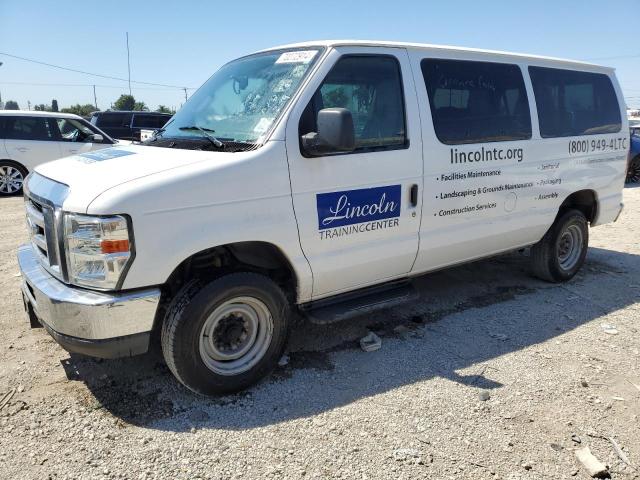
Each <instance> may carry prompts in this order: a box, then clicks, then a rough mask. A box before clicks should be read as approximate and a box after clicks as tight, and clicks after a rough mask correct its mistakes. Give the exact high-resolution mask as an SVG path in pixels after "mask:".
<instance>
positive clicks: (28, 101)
mask: <svg viewBox="0 0 640 480" xmlns="http://www.w3.org/2000/svg"><path fill="white" fill-rule="evenodd" d="M27 110H29V111H31V100H27Z"/></svg>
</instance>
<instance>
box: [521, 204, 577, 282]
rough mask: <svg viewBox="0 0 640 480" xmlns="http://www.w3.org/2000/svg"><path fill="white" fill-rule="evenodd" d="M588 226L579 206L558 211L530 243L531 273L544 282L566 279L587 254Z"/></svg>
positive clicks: (569, 277)
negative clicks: (554, 217)
mask: <svg viewBox="0 0 640 480" xmlns="http://www.w3.org/2000/svg"><path fill="white" fill-rule="evenodd" d="M588 245H589V228H588V224H587V219H586V217H585V216H584V214H583V213H582V212H580V211H579V210H573V209H572V210H567V211H565V212H564V213H561V214H560V215H559V216H558V218H557V219H556V221H555V222H554V223H553V225H551V228H550V229H549V230H548V231H547V233H546V234H545V235H544V237H542V240H540V241H539V242H538V243H536V244H535V245H534V246H533V247H531V261H532V267H533V274H534V275H535V276H536V277H538V278H540V279H542V280H546V281H547V282H555V283H559V282H566V281H567V280H571V278H573V276H574V275H575V274H576V273H577V272H578V270H580V267H582V264H583V263H584V259H585V257H586V255H587V247H588Z"/></svg>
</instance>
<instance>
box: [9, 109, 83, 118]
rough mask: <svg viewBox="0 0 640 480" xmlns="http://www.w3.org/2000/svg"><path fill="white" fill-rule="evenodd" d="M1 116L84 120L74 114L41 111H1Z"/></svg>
mask: <svg viewBox="0 0 640 480" xmlns="http://www.w3.org/2000/svg"><path fill="white" fill-rule="evenodd" d="M0 115H11V116H18V117H58V118H82V117H79V116H78V115H75V114H73V113H62V112H42V111H40V110H0Z"/></svg>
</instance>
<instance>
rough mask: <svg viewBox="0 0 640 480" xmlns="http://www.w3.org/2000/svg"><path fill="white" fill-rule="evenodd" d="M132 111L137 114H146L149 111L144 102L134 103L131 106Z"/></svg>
mask: <svg viewBox="0 0 640 480" xmlns="http://www.w3.org/2000/svg"><path fill="white" fill-rule="evenodd" d="M133 109H134V110H135V111H137V112H148V111H149V107H147V105H146V104H145V103H144V102H136V103H135V104H134V105H133Z"/></svg>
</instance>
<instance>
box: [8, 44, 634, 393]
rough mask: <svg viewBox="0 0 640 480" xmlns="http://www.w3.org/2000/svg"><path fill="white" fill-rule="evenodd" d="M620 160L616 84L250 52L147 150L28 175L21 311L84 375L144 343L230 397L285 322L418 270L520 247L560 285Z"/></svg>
mask: <svg viewBox="0 0 640 480" xmlns="http://www.w3.org/2000/svg"><path fill="white" fill-rule="evenodd" d="M558 99H562V101H558ZM628 151H629V133H628V123H627V118H626V116H625V115H624V99H623V95H622V91H621V89H620V86H619V84H618V82H617V80H616V77H615V74H614V70H613V69H611V68H607V67H601V66H597V65H591V64H585V63H581V62H573V61H564V60H558V59H551V58H545V57H533V56H525V55H519V54H510V53H499V52H498V53H497V52H491V51H482V50H474V49H460V48H451V47H433V46H429V45H416V44H405V43H379V42H377V43H376V42H354V41H348V42H318V43H305V44H298V45H293V46H287V47H280V48H276V49H272V50H266V51H262V52H259V53H256V54H253V55H248V56H246V57H242V58H240V59H237V60H234V61H232V62H230V63H228V64H226V65H224V66H223V67H222V68H221V69H220V70H219V71H218V72H217V73H215V74H214V75H213V76H212V77H211V78H210V79H209V80H207V82H206V83H205V84H204V85H203V86H202V87H201V88H200V89H199V90H198V91H197V92H196V93H194V94H193V96H191V98H190V99H189V100H188V101H187V102H186V103H185V104H184V106H183V107H182V109H181V110H180V111H179V112H177V113H176V115H175V116H174V118H173V120H172V121H171V122H170V123H168V124H167V125H166V126H165V127H164V129H161V130H159V131H158V132H156V134H155V135H154V137H153V138H152V139H151V140H149V141H147V142H146V143H145V145H130V146H126V147H118V148H111V149H108V150H105V151H104V152H93V153H85V154H80V155H76V156H73V157H68V158H66V159H63V160H58V161H56V162H53V163H48V164H45V165H41V166H39V167H38V168H37V169H36V172H35V173H33V174H32V175H30V176H29V179H28V182H27V188H26V196H25V204H26V209H27V215H28V217H27V218H28V223H29V225H30V227H31V228H30V231H31V235H32V236H31V241H30V242H29V243H28V244H25V245H24V246H22V247H20V249H19V251H18V261H19V265H20V269H21V271H22V282H23V283H22V292H23V296H24V297H23V298H24V302H25V307H26V310H27V312H28V315H29V318H30V321H31V322H32V325H33V326H38V325H42V326H44V327H45V328H46V329H47V331H48V332H49V333H50V334H51V335H52V336H53V337H54V338H55V339H56V340H57V341H58V342H59V343H60V344H61V345H63V346H64V347H65V348H67V349H68V350H70V351H75V352H80V353H84V354H88V355H93V356H98V357H118V356H130V355H135V354H139V353H143V352H145V351H147V349H148V347H149V343H150V341H151V338H156V335H155V334H156V333H157V337H158V338H159V339H160V342H161V345H162V352H163V355H164V358H165V360H166V363H167V365H168V367H169V369H170V370H171V371H172V372H173V374H174V375H175V376H176V378H177V379H178V380H179V381H181V382H182V383H183V384H184V385H186V386H187V387H188V388H190V389H192V390H194V391H196V392H199V393H201V394H207V395H210V394H219V393H222V392H230V391H236V390H239V389H243V388H246V387H248V386H249V385H251V384H253V383H255V382H256V381H258V380H259V379H260V378H262V377H264V376H265V375H266V374H267V373H268V372H270V371H271V370H272V369H273V368H274V367H275V366H276V365H277V363H278V360H279V359H280V358H281V356H282V353H283V351H284V349H285V346H286V343H287V337H288V332H289V328H290V325H291V323H292V321H293V319H294V318H297V317H298V316H302V317H304V318H306V319H308V320H309V321H311V322H316V323H321V324H326V323H330V322H334V321H339V320H344V319H346V318H351V317H355V316H358V315H361V314H362V313H363V312H370V311H372V310H375V309H378V308H385V307H389V306H391V305H395V304H398V303H401V302H405V301H407V300H409V299H414V298H415V291H414V290H413V288H412V285H411V280H412V279H413V278H414V277H416V276H418V275H422V274H424V273H426V272H430V271H434V270H437V269H441V268H445V267H448V266H451V265H457V264H460V263H464V262H470V261H474V260H477V259H480V258H485V257H489V256H493V255H496V254H499V253H501V252H507V251H512V250H518V249H522V248H525V247H530V251H531V255H530V258H531V262H532V271H533V273H534V274H535V275H536V276H538V277H539V278H541V279H544V280H546V281H550V282H565V281H567V280H570V279H571V278H572V277H573V276H574V275H575V274H576V272H578V270H579V269H580V267H581V266H582V264H583V262H584V259H585V255H586V253H587V246H588V238H589V229H588V228H589V226H591V227H595V226H597V225H602V224H606V223H610V222H614V221H616V220H617V218H618V216H619V214H620V212H621V210H622V188H623V183H624V180H623V177H624V171H625V167H626V159H627V154H628ZM132 159H134V160H135V161H132ZM47 219H54V220H47ZM50 245H51V246H52V247H49V246H50ZM116 307H117V308H116Z"/></svg>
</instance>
